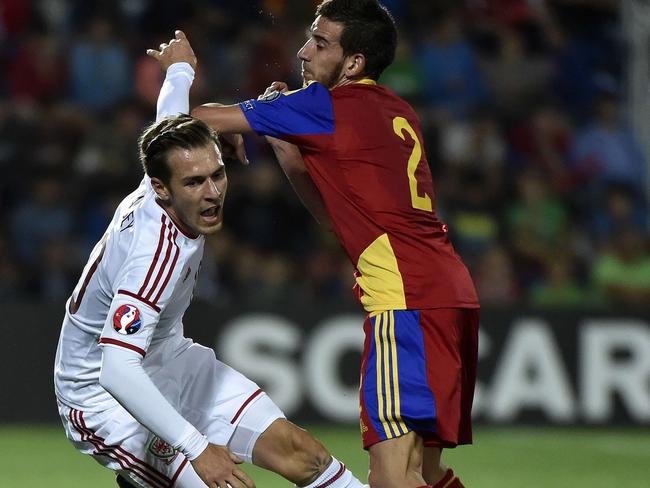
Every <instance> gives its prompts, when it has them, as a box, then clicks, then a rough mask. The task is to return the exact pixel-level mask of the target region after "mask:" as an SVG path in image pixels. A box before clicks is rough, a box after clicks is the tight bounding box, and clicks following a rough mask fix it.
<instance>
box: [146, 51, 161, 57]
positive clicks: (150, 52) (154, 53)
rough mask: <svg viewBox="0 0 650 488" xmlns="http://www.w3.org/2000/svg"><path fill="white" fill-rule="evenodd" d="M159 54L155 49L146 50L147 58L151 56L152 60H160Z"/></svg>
mask: <svg viewBox="0 0 650 488" xmlns="http://www.w3.org/2000/svg"><path fill="white" fill-rule="evenodd" d="M160 54H161V53H160V52H159V51H156V50H155V49H147V56H151V57H152V58H154V59H160Z"/></svg>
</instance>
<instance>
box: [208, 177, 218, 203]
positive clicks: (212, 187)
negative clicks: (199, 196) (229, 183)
mask: <svg viewBox="0 0 650 488" xmlns="http://www.w3.org/2000/svg"><path fill="white" fill-rule="evenodd" d="M220 196H221V190H219V187H218V186H217V184H216V183H215V182H214V181H212V180H211V179H209V178H208V189H207V192H206V198H208V199H210V198H219V197H220Z"/></svg>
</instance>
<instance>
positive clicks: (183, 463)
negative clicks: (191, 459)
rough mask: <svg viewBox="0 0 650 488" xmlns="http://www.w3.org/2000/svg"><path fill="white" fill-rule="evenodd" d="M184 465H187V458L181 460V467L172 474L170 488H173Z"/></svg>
mask: <svg viewBox="0 0 650 488" xmlns="http://www.w3.org/2000/svg"><path fill="white" fill-rule="evenodd" d="M186 464H187V458H185V459H183V462H182V463H181V465H180V466H179V467H178V469H177V470H176V472H175V473H174V476H173V478H172V480H171V483H169V486H170V488H172V487H173V486H174V483H176V480H177V479H178V477H179V476H180V475H181V471H183V468H184V467H185V465H186Z"/></svg>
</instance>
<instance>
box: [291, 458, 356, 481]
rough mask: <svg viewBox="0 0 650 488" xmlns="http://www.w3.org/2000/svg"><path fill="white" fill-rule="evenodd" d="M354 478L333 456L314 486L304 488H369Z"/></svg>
mask: <svg viewBox="0 0 650 488" xmlns="http://www.w3.org/2000/svg"><path fill="white" fill-rule="evenodd" d="M367 487H368V485H364V484H363V483H361V481H359V480H358V479H356V478H355V477H354V475H353V474H352V473H351V472H350V470H349V469H347V468H346V467H345V464H343V463H342V462H341V461H339V460H338V459H336V458H335V457H333V456H332V462H331V463H330V465H329V466H328V467H327V468H325V471H323V472H322V473H321V475H320V476H319V477H318V478H317V479H316V481H314V482H313V483H312V484H310V485H307V486H305V487H303V488H367Z"/></svg>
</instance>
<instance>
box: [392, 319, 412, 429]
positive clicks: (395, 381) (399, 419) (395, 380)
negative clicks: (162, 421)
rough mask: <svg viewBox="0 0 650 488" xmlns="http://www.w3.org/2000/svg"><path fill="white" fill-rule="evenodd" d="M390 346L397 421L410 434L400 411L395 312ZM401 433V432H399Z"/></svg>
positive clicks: (400, 427)
mask: <svg viewBox="0 0 650 488" xmlns="http://www.w3.org/2000/svg"><path fill="white" fill-rule="evenodd" d="M389 313H390V344H391V348H392V353H393V361H392V366H393V390H394V391H395V416H394V418H395V421H396V422H397V425H398V426H399V430H400V431H401V432H402V434H406V433H408V429H407V428H406V424H405V423H404V421H403V420H402V412H401V411H400V392H399V372H398V365H397V363H398V360H397V341H396V340H395V312H394V311H393V310H391V311H390V312H389ZM398 432H399V431H398Z"/></svg>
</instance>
